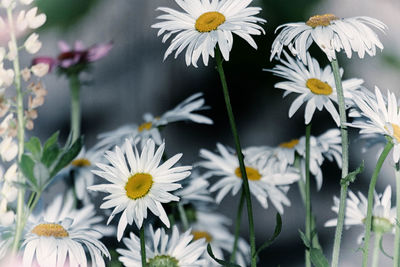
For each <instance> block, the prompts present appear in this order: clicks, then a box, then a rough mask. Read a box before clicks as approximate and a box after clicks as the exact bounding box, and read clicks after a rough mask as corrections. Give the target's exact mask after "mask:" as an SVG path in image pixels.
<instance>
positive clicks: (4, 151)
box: [0, 136, 18, 161]
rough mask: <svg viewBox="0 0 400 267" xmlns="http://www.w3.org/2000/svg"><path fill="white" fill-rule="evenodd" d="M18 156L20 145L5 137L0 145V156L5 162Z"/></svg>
mask: <svg viewBox="0 0 400 267" xmlns="http://www.w3.org/2000/svg"><path fill="white" fill-rule="evenodd" d="M17 154H18V145H17V143H16V142H15V141H14V140H13V138H12V137H9V136H7V137H5V138H4V139H3V141H1V143H0V156H1V158H2V160H3V161H11V160H13V159H14V158H15V157H16V156H17Z"/></svg>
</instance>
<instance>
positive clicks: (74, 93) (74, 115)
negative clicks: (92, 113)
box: [69, 73, 81, 142]
mask: <svg viewBox="0 0 400 267" xmlns="http://www.w3.org/2000/svg"><path fill="white" fill-rule="evenodd" d="M69 87H70V90H71V133H72V142H75V141H76V139H78V137H79V136H80V134H81V104H80V97H79V95H80V87H81V83H80V81H79V74H77V73H76V74H70V75H69Z"/></svg>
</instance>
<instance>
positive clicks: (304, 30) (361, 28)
mask: <svg viewBox="0 0 400 267" xmlns="http://www.w3.org/2000/svg"><path fill="white" fill-rule="evenodd" d="M370 26H373V27H375V28H377V29H379V30H380V31H382V32H384V31H385V29H386V28H387V27H386V25H385V24H384V23H382V22H381V21H379V20H377V19H374V18H370V17H365V16H363V17H353V18H345V19H339V18H338V17H336V16H335V15H333V14H324V15H316V16H313V17H310V19H309V20H308V21H307V22H305V23H304V22H297V23H287V24H283V25H281V26H279V27H278V28H277V29H276V31H278V30H279V29H282V30H281V32H280V33H279V34H278V36H277V37H276V39H275V41H274V42H273V43H272V49H271V57H270V60H272V59H273V58H274V56H275V55H276V56H277V57H278V58H279V57H280V55H281V52H282V50H283V47H284V46H287V47H288V48H289V50H290V51H291V52H292V54H293V55H296V56H298V57H299V58H301V60H302V61H303V62H304V63H305V64H307V63H306V62H307V59H306V57H307V55H306V52H307V50H308V48H309V47H310V46H311V44H312V43H313V42H315V43H316V44H317V45H318V46H319V48H321V50H322V51H323V52H324V53H325V54H326V56H327V57H328V59H329V61H332V59H336V54H335V51H337V52H340V51H342V50H344V51H345V52H346V55H347V57H348V58H351V56H352V51H354V52H356V53H357V54H358V56H359V57H360V58H363V57H364V55H365V53H367V54H368V55H370V56H374V55H375V53H376V47H378V48H380V49H381V50H382V49H383V45H382V43H381V42H380V41H379V39H378V36H377V34H376V33H375V32H374V31H373V30H372V29H371V28H370ZM276 31H275V32H276Z"/></svg>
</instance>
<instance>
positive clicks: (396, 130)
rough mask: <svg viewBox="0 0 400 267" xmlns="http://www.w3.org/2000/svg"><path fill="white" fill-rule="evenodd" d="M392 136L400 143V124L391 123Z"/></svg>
mask: <svg viewBox="0 0 400 267" xmlns="http://www.w3.org/2000/svg"><path fill="white" fill-rule="evenodd" d="M392 128H393V137H394V138H396V140H397V142H399V143H400V126H399V125H397V124H393V123H392Z"/></svg>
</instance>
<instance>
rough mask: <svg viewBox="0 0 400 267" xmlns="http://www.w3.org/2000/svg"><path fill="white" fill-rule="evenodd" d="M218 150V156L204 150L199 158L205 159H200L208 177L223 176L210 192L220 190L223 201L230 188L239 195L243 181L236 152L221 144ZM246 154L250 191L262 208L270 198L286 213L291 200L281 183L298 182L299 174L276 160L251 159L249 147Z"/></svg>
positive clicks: (218, 194)
mask: <svg viewBox="0 0 400 267" xmlns="http://www.w3.org/2000/svg"><path fill="white" fill-rule="evenodd" d="M217 149H218V152H219V155H218V154H214V153H213V152H210V151H208V150H206V149H201V150H200V157H202V158H203V159H204V161H202V162H200V163H199V166H201V167H203V168H205V169H207V172H206V173H205V175H206V176H210V177H211V176H219V177H221V178H220V179H219V180H218V181H217V182H216V183H214V184H212V185H211V188H210V191H211V192H215V191H218V193H217V196H216V202H217V203H220V202H221V201H222V199H223V198H224V197H225V196H226V194H228V193H229V191H232V195H236V194H237V193H238V192H239V190H240V189H241V188H242V183H243V180H242V174H241V172H240V168H239V162H238V159H237V157H236V155H235V154H234V153H233V152H231V151H230V150H228V149H227V148H226V147H225V146H223V145H221V144H217ZM243 154H244V155H245V158H244V162H245V165H246V173H247V177H248V180H249V187H250V192H251V194H253V196H254V197H255V198H256V199H257V200H258V201H259V202H260V204H261V206H262V207H263V208H267V207H268V202H267V199H268V198H269V199H270V201H271V202H272V203H273V205H274V206H275V208H276V209H277V210H278V211H279V213H283V205H286V206H289V205H290V201H289V199H288V198H287V197H286V190H285V189H284V188H283V187H282V186H285V185H289V184H291V183H293V182H295V181H297V180H298V179H300V174H299V173H298V172H297V170H295V169H293V168H290V167H288V168H286V169H281V168H279V167H278V164H276V162H275V161H269V160H266V159H265V158H261V159H253V160H251V161H249V160H247V158H246V155H247V151H246V149H244V150H243Z"/></svg>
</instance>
